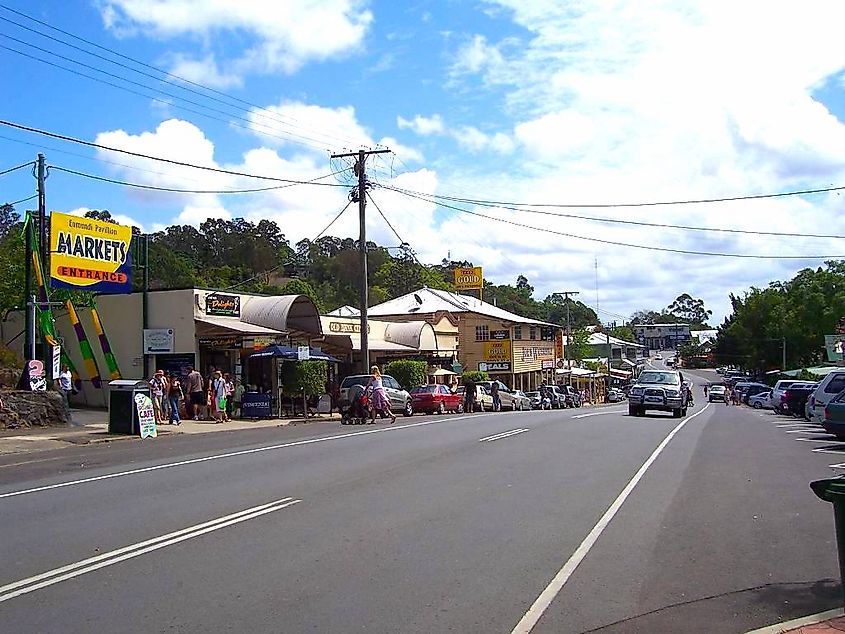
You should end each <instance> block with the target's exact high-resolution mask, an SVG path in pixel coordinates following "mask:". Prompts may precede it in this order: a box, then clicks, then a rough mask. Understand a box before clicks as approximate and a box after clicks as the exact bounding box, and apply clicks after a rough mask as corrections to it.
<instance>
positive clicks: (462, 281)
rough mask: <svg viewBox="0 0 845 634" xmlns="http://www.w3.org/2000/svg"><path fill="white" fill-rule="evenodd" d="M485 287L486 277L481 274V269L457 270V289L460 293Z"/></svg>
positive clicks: (478, 267) (476, 267)
mask: <svg viewBox="0 0 845 634" xmlns="http://www.w3.org/2000/svg"><path fill="white" fill-rule="evenodd" d="M483 287H484V276H483V275H482V274H481V267H480V266H474V267H470V268H459V269H455V288H456V289H458V290H459V291H468V290H472V289H479V288H483Z"/></svg>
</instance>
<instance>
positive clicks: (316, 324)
mask: <svg viewBox="0 0 845 634" xmlns="http://www.w3.org/2000/svg"><path fill="white" fill-rule="evenodd" d="M241 321H243V322H246V323H248V324H253V325H255V326H263V327H264V328H272V329H273V330H280V331H282V332H285V333H302V334H306V335H312V336H319V335H321V334H323V330H322V328H321V327H320V314H319V313H318V312H317V307H316V306H315V305H314V302H312V301H311V299H310V298H309V297H307V296H305V295H280V296H277V297H250V298H248V299H247V300H246V301H244V303H243V305H242V306H241Z"/></svg>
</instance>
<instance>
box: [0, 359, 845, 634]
mask: <svg viewBox="0 0 845 634" xmlns="http://www.w3.org/2000/svg"><path fill="white" fill-rule="evenodd" d="M697 374H698V375H699V378H697V379H694V380H696V381H699V382H700V381H701V380H703V379H704V378H707V377H706V374H705V373H697ZM696 394H697V397H698V402H697V406H696V408H695V409H694V410H691V411H690V416H689V417H688V418H687V419H673V418H671V416H669V415H665V414H654V415H649V416H647V417H644V418H631V417H628V416H627V410H626V406H625V405H624V404H621V405H611V406H605V407H602V408H593V409H576V410H563V411H552V412H526V413H513V414H512V413H498V414H489V413H488V414H475V415H465V416H443V417H413V418H411V419H401V418H400V419H399V421H398V422H397V423H396V424H395V425H392V426H391V425H387V424H384V423H381V424H378V425H376V426H365V427H344V426H341V425H339V424H338V425H333V424H322V425H319V426H302V427H295V428H277V429H270V430H262V431H260V432H259V431H255V432H253V431H245V432H236V433H231V434H208V435H204V436H192V437H190V438H184V437H170V438H164V437H163V438H159V439H157V440H156V441H154V442H150V441H145V442H144V443H143V444H140V443H123V444H115V445H114V446H97V447H79V448H73V449H68V450H64V451H62V452H41V453H39V454H38V455H33V456H32V460H31V461H29V460H22V459H21V457H20V456H16V457H15V458H14V463H13V461H12V459H11V458H6V459H5V461H0V536H2V537H1V538H0V562H2V566H0V632H21V633H23V632H68V633H69V632H96V631H99V632H165V631H167V632H170V631H177V632H178V631H185V632H188V631H190V632H195V631H209V632H218V631H238V632H243V631H253V632H426V633H432V632H505V633H507V632H513V631H534V632H588V631H600V632H745V631H747V630H750V629H753V628H756V627H761V626H763V625H767V624H770V623H775V622H779V621H782V620H785V619H788V618H794V617H797V616H803V615H806V614H810V613H814V612H820V611H823V610H826V609H830V608H833V607H837V605H839V603H840V599H839V596H840V595H839V583H838V568H837V563H836V547H835V541H834V535H833V520H832V511H831V509H830V507H829V505H827V504H825V503H822V502H820V501H818V500H817V499H816V498H815V497H814V496H813V495H812V493H811V492H810V491H809V488H808V486H807V484H808V482H809V481H810V480H813V479H817V478H820V477H827V476H828V475H830V474H831V473H832V470H831V469H830V467H829V466H828V465H830V464H837V463H840V462H843V461H845V443H836V442H832V441H831V438H830V437H828V436H825V435H823V434H819V433H818V430H817V429H816V428H811V427H806V428H805V427H803V426H801V425H800V424H797V423H796V422H794V421H791V420H789V419H785V418H782V417H778V416H775V415H773V414H771V413H769V412H758V411H754V410H751V409H749V408H747V407H741V408H740V407H727V406H725V405H718V404H711V405H709V406H708V407H705V403H704V400H703V398H702V396H701V389H700V388H697V392H696ZM779 425H794V426H792V427H781V426H779ZM805 429H806V431H801V430H805ZM793 431H794V432H797V433H791V432H793ZM840 447H842V448H843V452H839V450H838V448H840ZM813 449H822V450H823V451H813ZM644 465H645V468H644ZM532 628H533V630H532Z"/></svg>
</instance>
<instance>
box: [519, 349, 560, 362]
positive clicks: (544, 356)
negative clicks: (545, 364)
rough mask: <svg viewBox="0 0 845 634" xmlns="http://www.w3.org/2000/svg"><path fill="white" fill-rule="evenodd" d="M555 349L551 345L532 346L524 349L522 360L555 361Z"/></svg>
mask: <svg viewBox="0 0 845 634" xmlns="http://www.w3.org/2000/svg"><path fill="white" fill-rule="evenodd" d="M554 358H555V349H554V348H553V347H551V346H548V347H545V346H531V347H528V348H523V349H522V360H523V361H525V362H527V363H531V362H532V361H554Z"/></svg>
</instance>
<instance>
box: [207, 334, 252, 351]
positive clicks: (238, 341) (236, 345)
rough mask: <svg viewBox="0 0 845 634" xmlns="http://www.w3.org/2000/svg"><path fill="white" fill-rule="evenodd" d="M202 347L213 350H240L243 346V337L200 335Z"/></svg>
mask: <svg viewBox="0 0 845 634" xmlns="http://www.w3.org/2000/svg"><path fill="white" fill-rule="evenodd" d="M199 344H200V348H206V349H211V350H238V349H240V348H242V347H243V338H242V337H200V338H199Z"/></svg>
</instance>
